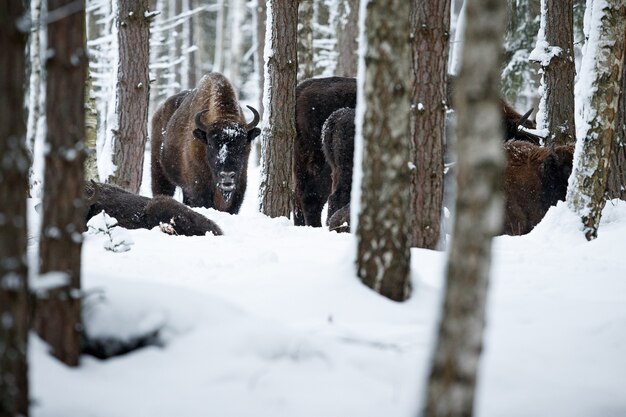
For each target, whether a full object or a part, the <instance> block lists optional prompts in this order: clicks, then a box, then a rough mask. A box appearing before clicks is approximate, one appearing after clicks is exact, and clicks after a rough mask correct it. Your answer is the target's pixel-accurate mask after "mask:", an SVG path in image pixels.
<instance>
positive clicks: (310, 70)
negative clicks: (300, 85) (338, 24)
mask: <svg viewBox="0 0 626 417" xmlns="http://www.w3.org/2000/svg"><path fill="white" fill-rule="evenodd" d="M314 74H315V65H314V64H313V1H312V0H300V1H299V2H298V82H300V81H303V80H307V79H309V78H311V77H313V75H314Z"/></svg>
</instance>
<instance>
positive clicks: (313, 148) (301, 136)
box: [293, 77, 356, 227]
mask: <svg viewBox="0 0 626 417" xmlns="http://www.w3.org/2000/svg"><path fill="white" fill-rule="evenodd" d="M355 106H356V80H355V79H354V78H345V77H329V78H314V79H310V80H306V81H303V82H301V83H300V84H299V85H298V87H297V88H296V132H297V134H296V141H295V143H294V165H293V169H294V172H293V176H294V186H295V190H294V191H295V192H294V198H295V201H294V203H295V204H294V205H295V210H294V221H295V224H296V225H305V224H306V225H308V226H316V227H319V226H321V225H322V208H323V207H324V204H326V200H327V199H328V196H329V195H330V191H331V178H330V167H329V166H328V164H327V163H326V160H325V158H324V152H323V151H322V140H321V134H322V126H323V125H324V122H325V121H326V119H327V118H328V116H330V114H331V113H332V112H334V111H335V110H337V109H340V108H342V107H352V108H354V107H355Z"/></svg>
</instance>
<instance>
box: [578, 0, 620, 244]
mask: <svg viewBox="0 0 626 417" xmlns="http://www.w3.org/2000/svg"><path fill="white" fill-rule="evenodd" d="M589 28H590V32H588V33H589V38H588V41H587V44H586V45H585V55H584V56H583V62H582V66H581V75H580V78H579V80H578V83H577V84H576V91H577V93H576V97H577V98H578V99H579V100H580V103H579V105H578V119H577V120H576V125H577V126H578V127H577V130H576V137H577V144H576V152H575V153H574V169H573V172H572V176H571V177H570V182H569V187H568V190H567V202H568V205H569V207H570V208H571V209H572V210H573V211H574V212H575V213H576V214H577V215H578V216H579V217H580V218H581V219H582V223H583V232H584V234H585V237H586V238H587V240H592V239H595V238H596V237H597V235H598V226H599V224H600V218H601V216H602V209H603V208H604V203H605V196H604V194H605V191H606V186H607V179H608V170H609V165H610V153H611V146H612V142H613V138H614V136H615V133H616V132H615V127H616V126H615V122H616V115H617V112H618V99H619V95H620V94H619V93H620V85H621V84H620V83H621V76H622V67H623V65H624V48H625V45H624V43H625V41H626V39H625V38H626V3H624V2H623V1H621V0H594V1H593V5H592V10H591V11H590V21H589ZM577 104H578V103H577Z"/></svg>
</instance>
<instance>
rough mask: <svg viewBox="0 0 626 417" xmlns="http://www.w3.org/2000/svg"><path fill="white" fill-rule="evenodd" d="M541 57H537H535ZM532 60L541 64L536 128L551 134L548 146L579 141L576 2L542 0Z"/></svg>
mask: <svg viewBox="0 0 626 417" xmlns="http://www.w3.org/2000/svg"><path fill="white" fill-rule="evenodd" d="M537 53H538V54H539V56H538V57H537V56H536V55H535V54H537ZM531 59H532V60H535V61H537V62H539V63H540V64H541V70H542V73H543V75H542V77H541V86H542V90H543V94H542V97H541V101H540V103H539V112H538V114H537V128H538V129H541V130H547V131H548V137H547V138H546V144H548V145H550V144H555V145H566V144H569V143H574V142H575V141H576V139H575V138H576V130H575V127H574V76H575V75H576V66H575V64H574V1H573V0H559V1H553V0H541V26H540V29H539V36H538V39H537V47H536V48H535V50H534V51H533V53H531Z"/></svg>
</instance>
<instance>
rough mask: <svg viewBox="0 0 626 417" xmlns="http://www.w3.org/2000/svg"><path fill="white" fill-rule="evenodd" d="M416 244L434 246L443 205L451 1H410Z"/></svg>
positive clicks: (413, 244) (412, 241)
mask: <svg viewBox="0 0 626 417" xmlns="http://www.w3.org/2000/svg"><path fill="white" fill-rule="evenodd" d="M411 5H412V8H411V26H412V28H413V32H412V34H411V35H412V38H413V40H412V57H413V66H412V70H413V71H412V72H413V74H412V75H413V80H414V83H413V89H412V91H411V161H412V163H413V169H412V175H411V214H412V216H411V217H412V221H411V223H412V224H411V243H412V246H416V247H420V248H428V249H435V248H436V247H437V243H438V242H439V235H440V233H439V229H440V223H441V211H442V203H443V142H444V137H445V133H444V124H445V118H446V110H447V104H446V74H447V68H448V54H449V46H448V45H449V41H450V1H448V0H444V1H439V2H428V1H426V2H424V1H419V0H414V1H412V2H411Z"/></svg>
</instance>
